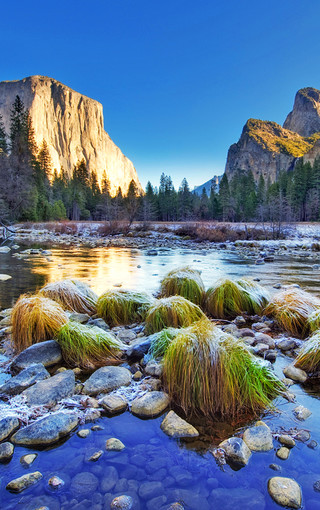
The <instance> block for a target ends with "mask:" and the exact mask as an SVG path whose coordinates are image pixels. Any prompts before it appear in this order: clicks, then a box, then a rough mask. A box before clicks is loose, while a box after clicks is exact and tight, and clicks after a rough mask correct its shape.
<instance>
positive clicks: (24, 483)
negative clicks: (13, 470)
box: [6, 471, 42, 492]
mask: <svg viewBox="0 0 320 510" xmlns="http://www.w3.org/2000/svg"><path fill="white" fill-rule="evenodd" d="M41 478H42V474H41V473H40V472H39V471H35V472H34V473H28V474H27V475H22V476H20V477H19V478H15V479H14V480H11V482H9V483H8V485H7V486H6V489H7V490H8V491H11V492H22V491H24V490H25V489H27V488H28V487H30V486H31V485H34V484H35V483H38V482H39V480H41Z"/></svg>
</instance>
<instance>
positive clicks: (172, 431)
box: [160, 411, 199, 438]
mask: <svg viewBox="0 0 320 510" xmlns="http://www.w3.org/2000/svg"><path fill="white" fill-rule="evenodd" d="M160 427H161V429H162V430H163V432H164V433H165V434H167V436H170V437H174V438H183V437H198V436H199V432H198V431H197V429H195V428H194V427H193V426H192V425H190V423H188V422H186V421H185V420H183V419H182V418H180V417H179V416H178V415H177V414H176V413H175V412H174V411H169V413H168V414H167V416H166V417H165V418H164V420H163V421H162V423H161V425H160Z"/></svg>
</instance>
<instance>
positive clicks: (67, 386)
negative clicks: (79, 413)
mask: <svg viewBox="0 0 320 510" xmlns="http://www.w3.org/2000/svg"><path fill="white" fill-rule="evenodd" d="M74 389H75V376H74V372H73V371H72V370H65V371H64V372H61V373H59V374H57V375H54V376H53V377H50V378H49V379H46V380H44V381H40V382H38V383H36V384H35V385H34V386H31V387H30V388H28V389H27V390H25V391H23V392H22V395H24V396H25V397H26V399H27V402H28V404H30V405H34V406H36V405H37V406H39V405H53V404H56V403H57V402H59V400H62V399H63V398H66V397H70V396H71V395H73V393H74Z"/></svg>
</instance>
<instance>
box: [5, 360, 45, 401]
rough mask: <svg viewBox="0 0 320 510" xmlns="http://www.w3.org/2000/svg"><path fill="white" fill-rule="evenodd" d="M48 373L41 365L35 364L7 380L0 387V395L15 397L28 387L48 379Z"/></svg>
mask: <svg viewBox="0 0 320 510" xmlns="http://www.w3.org/2000/svg"><path fill="white" fill-rule="evenodd" d="M49 377H50V374H49V372H48V371H47V370H46V369H45V368H44V366H43V365H42V363H35V364H34V365H30V366H29V367H28V368H25V369H23V370H22V371H21V372H20V374H18V375H16V376H15V377H12V378H11V379H9V380H8V381H7V382H6V383H5V384H4V385H3V386H1V387H0V393H5V394H6V395H17V394H18V393H21V392H22V391H23V390H25V389H26V388H29V386H32V385H33V384H35V383H37V382H39V381H43V380H44V379H48V378H49Z"/></svg>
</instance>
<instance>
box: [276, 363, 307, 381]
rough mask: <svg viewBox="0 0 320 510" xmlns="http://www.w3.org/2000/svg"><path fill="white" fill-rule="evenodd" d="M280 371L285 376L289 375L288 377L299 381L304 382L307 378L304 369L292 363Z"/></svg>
mask: <svg viewBox="0 0 320 510" xmlns="http://www.w3.org/2000/svg"><path fill="white" fill-rule="evenodd" d="M282 372H283V373H284V375H285V376H286V377H289V379H292V380H293V381H297V382H301V383H304V382H305V381H306V380H307V378H308V376H307V374H306V372H305V371H304V370H301V369H300V368H297V367H295V366H294V365H288V366H287V367H285V368H284V369H283V370H282Z"/></svg>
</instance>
